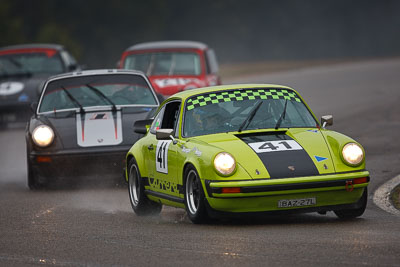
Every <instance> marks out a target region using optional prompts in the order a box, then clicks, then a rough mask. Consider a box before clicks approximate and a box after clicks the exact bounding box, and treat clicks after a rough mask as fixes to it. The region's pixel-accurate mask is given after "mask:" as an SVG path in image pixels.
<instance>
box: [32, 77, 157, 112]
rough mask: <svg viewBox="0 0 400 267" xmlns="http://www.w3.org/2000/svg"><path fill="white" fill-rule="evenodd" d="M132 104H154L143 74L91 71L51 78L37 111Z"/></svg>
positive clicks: (154, 100)
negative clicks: (105, 73)
mask: <svg viewBox="0 0 400 267" xmlns="http://www.w3.org/2000/svg"><path fill="white" fill-rule="evenodd" d="M133 105H141V106H143V105H145V106H155V105H157V100H156V98H155V95H154V94H153V91H152V89H151V88H150V87H149V85H148V84H147V82H146V80H145V79H144V78H143V77H142V76H140V75H131V74H129V75H128V74H108V75H90V76H82V77H72V78H71V77H69V78H64V79H59V80H54V81H52V82H50V83H49V84H48V85H47V86H46V88H45V89H44V93H43V96H42V99H41V102H40V106H39V112H49V111H60V110H68V109H76V108H79V109H81V108H87V107H95V106H109V107H110V108H112V107H114V106H133Z"/></svg>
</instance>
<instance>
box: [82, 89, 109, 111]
mask: <svg viewBox="0 0 400 267" xmlns="http://www.w3.org/2000/svg"><path fill="white" fill-rule="evenodd" d="M86 87H87V88H89V89H91V90H92V91H93V92H95V93H96V94H97V95H98V96H100V97H101V98H103V99H105V100H106V101H107V102H108V103H110V104H111V106H112V110H113V111H115V110H117V107H116V106H115V103H114V102H113V101H111V99H110V98H108V97H107V96H106V95H105V94H103V92H102V91H100V90H99V89H97V88H96V87H94V86H92V85H90V84H86Z"/></svg>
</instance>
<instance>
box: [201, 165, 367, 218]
mask: <svg viewBox="0 0 400 267" xmlns="http://www.w3.org/2000/svg"><path fill="white" fill-rule="evenodd" d="M357 178H365V179H364V180H363V181H364V182H363V183H356V181H359V180H355V179H357ZM368 184H369V172H368V171H357V172H348V173H340V174H329V175H318V176H310V177H297V178H283V179H260V180H246V181H210V180H205V189H206V192H205V193H206V195H207V196H206V199H207V202H208V205H209V206H210V208H211V209H212V210H216V211H222V212H234V213H238V212H265V211H294V210H299V211H300V212H307V210H310V211H326V210H334V209H343V208H346V207H347V206H349V205H350V206H349V207H348V208H352V205H355V204H356V203H357V202H358V201H359V199H360V198H361V196H362V194H363V192H364V188H366V187H367V186H368ZM222 188H240V193H223V191H222ZM310 197H313V198H316V201H317V203H316V204H315V205H312V206H303V207H289V208H279V207H278V202H279V201H280V200H284V199H302V198H310ZM343 205H344V206H343ZM329 207H331V208H329Z"/></svg>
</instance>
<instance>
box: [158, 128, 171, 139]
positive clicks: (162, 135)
mask: <svg viewBox="0 0 400 267" xmlns="http://www.w3.org/2000/svg"><path fill="white" fill-rule="evenodd" d="M173 132H174V129H158V130H157V131H156V139H157V140H170V139H171V137H170V136H171V135H172V133H173Z"/></svg>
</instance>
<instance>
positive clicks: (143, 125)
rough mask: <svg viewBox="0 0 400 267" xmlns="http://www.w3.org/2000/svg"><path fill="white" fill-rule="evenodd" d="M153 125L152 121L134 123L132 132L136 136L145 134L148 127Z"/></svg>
mask: <svg viewBox="0 0 400 267" xmlns="http://www.w3.org/2000/svg"><path fill="white" fill-rule="evenodd" d="M152 123H153V120H152V119H149V120H139V121H135V123H134V124H133V131H134V132H135V133H138V134H146V133H147V131H148V129H149V126H150V125H151V124H152Z"/></svg>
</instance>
